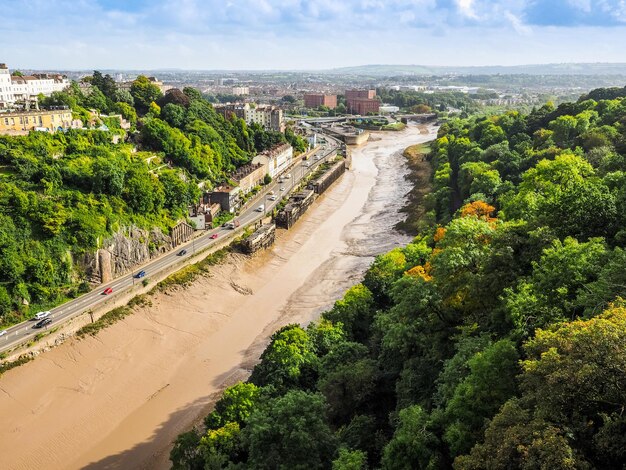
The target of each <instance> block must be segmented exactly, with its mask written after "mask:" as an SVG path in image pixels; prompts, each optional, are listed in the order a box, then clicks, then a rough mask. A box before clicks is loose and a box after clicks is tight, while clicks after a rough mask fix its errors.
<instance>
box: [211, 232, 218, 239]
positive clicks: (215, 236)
mask: <svg viewBox="0 0 626 470" xmlns="http://www.w3.org/2000/svg"><path fill="white" fill-rule="evenodd" d="M217 237H218V234H217V233H214V234H213V235H211V237H210V238H212V239H213V240H215V239H216V238H217Z"/></svg>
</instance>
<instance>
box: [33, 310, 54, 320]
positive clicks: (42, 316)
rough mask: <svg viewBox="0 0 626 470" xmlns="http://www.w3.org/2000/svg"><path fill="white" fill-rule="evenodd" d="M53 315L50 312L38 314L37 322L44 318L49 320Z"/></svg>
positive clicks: (36, 315) (36, 316)
mask: <svg viewBox="0 0 626 470" xmlns="http://www.w3.org/2000/svg"><path fill="white" fill-rule="evenodd" d="M51 314H52V312H50V311H49V310H47V311H45V312H38V313H36V314H35V320H43V319H44V318H48V317H49V316H50V315H51Z"/></svg>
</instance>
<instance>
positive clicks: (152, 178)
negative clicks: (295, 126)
mask: <svg viewBox="0 0 626 470" xmlns="http://www.w3.org/2000/svg"><path fill="white" fill-rule="evenodd" d="M87 82H88V83H89V84H90V85H91V87H90V89H89V90H88V91H85V92H83V91H82V89H81V87H79V85H78V84H77V83H73V84H72V86H71V87H70V88H69V89H68V90H67V91H64V92H55V93H53V94H52V96H50V97H43V96H42V97H40V102H41V105H42V106H44V107H48V106H62V105H65V106H69V107H70V108H71V109H72V112H73V115H74V117H75V118H76V119H81V120H82V121H83V122H84V124H85V126H86V128H85V129H72V130H67V131H66V132H57V133H54V134H47V133H41V132H31V133H30V134H29V135H27V136H0V326H1V325H9V324H12V323H15V322H18V321H20V320H23V319H24V318H26V317H28V316H29V315H32V313H33V310H34V311H37V309H41V308H44V307H48V306H51V305H55V304H58V303H60V302H62V301H63V300H65V299H67V298H71V297H75V296H76V295H78V294H79V293H80V292H82V291H86V290H88V289H89V285H88V284H87V282H86V279H85V276H84V273H82V272H80V269H79V267H78V263H77V260H79V259H80V257H81V256H82V255H83V254H85V253H88V252H93V251H95V250H96V249H97V248H99V247H100V246H101V244H102V242H103V240H105V239H106V238H107V237H110V236H111V235H112V234H113V233H114V232H115V231H117V230H119V229H120V228H121V227H125V226H130V225H135V226H138V227H141V228H146V229H151V228H154V227H159V228H161V229H162V231H163V232H165V233H167V231H168V229H169V228H170V227H172V226H173V225H175V224H176V223H177V221H179V220H181V219H184V218H185V216H186V212H187V211H186V209H187V207H188V205H189V204H192V203H194V202H196V201H198V199H199V197H200V190H199V189H198V183H200V182H203V183H205V188H207V189H210V188H211V187H213V186H214V185H216V184H218V183H220V182H222V181H227V178H228V174H229V173H230V172H231V171H233V170H234V169H236V168H237V167H239V166H241V165H242V164H245V163H248V162H249V161H250V160H251V159H252V158H253V157H254V155H256V153H257V152H259V151H262V150H265V149H266V148H268V147H270V146H271V145H273V144H275V143H278V142H283V141H286V140H289V141H290V142H292V143H293V144H294V145H295V147H296V149H300V150H302V147H303V145H304V143H303V141H302V139H301V138H300V137H298V136H295V135H294V134H293V132H288V133H287V134H286V135H284V134H281V133H277V132H268V131H265V130H264V129H263V128H261V127H259V126H258V125H253V126H251V127H248V126H247V125H246V123H245V122H244V121H243V120H241V119H236V118H233V119H224V118H223V117H222V116H221V115H219V114H218V113H216V112H215V110H214V109H213V107H212V105H211V104H210V103H209V102H207V101H206V100H204V99H203V98H202V96H201V95H200V93H199V92H198V91H197V90H195V89H193V88H185V89H184V90H182V91H181V90H178V89H173V90H169V91H168V92H167V93H166V94H165V95H163V94H161V92H160V90H159V88H158V87H156V86H155V85H153V84H152V83H151V82H150V81H149V80H148V79H147V78H146V77H143V76H140V77H138V78H137V80H135V82H134V83H133V85H132V87H131V89H130V92H129V91H126V90H121V89H118V88H117V86H116V84H115V82H114V81H113V79H112V78H111V77H110V76H109V75H105V76H103V75H102V74H101V73H99V72H95V73H94V74H93V76H91V77H88V80H87ZM90 110H92V111H90ZM105 113H114V114H118V113H119V114H121V115H122V116H123V117H124V118H125V119H127V120H128V121H130V123H131V125H132V127H131V129H130V132H129V133H128V134H127V133H126V132H125V131H124V130H122V129H121V128H120V120H119V118H114V117H108V116H107V115H106V114H105ZM102 124H106V126H105V127H102ZM107 128H108V130H107ZM114 137H122V139H120V141H119V143H113V142H114V139H113V138H114ZM137 149H138V150H139V151H136V150H137ZM149 157H155V158H149Z"/></svg>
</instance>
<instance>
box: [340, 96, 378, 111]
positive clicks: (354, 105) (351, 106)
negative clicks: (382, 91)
mask: <svg viewBox="0 0 626 470" xmlns="http://www.w3.org/2000/svg"><path fill="white" fill-rule="evenodd" d="M347 104H348V112H349V113H352V114H361V115H365V114H367V113H378V110H379V109H380V101H378V100H376V99H368V98H354V99H351V100H348V101H347Z"/></svg>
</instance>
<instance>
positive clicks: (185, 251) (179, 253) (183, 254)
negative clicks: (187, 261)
mask: <svg viewBox="0 0 626 470" xmlns="http://www.w3.org/2000/svg"><path fill="white" fill-rule="evenodd" d="M186 254H187V250H180V251H179V252H178V256H185V255H186Z"/></svg>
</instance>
